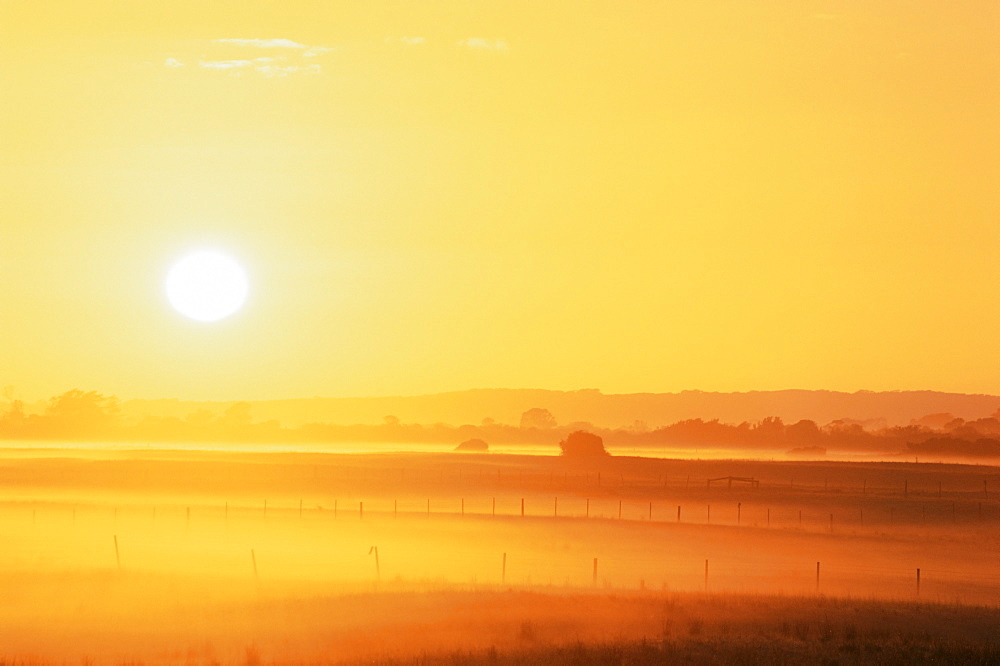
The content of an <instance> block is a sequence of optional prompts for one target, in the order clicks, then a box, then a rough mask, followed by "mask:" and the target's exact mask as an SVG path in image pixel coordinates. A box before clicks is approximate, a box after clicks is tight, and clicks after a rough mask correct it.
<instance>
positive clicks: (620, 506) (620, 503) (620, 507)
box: [618, 500, 622, 520]
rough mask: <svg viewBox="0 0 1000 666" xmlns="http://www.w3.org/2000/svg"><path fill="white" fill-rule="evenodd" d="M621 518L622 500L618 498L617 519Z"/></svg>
mask: <svg viewBox="0 0 1000 666" xmlns="http://www.w3.org/2000/svg"><path fill="white" fill-rule="evenodd" d="M621 519H622V501H621V500H618V520H621Z"/></svg>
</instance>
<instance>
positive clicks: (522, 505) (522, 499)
mask: <svg viewBox="0 0 1000 666" xmlns="http://www.w3.org/2000/svg"><path fill="white" fill-rule="evenodd" d="M521 517H522V518H524V498H523V497H522V498H521Z"/></svg>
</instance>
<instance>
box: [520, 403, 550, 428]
mask: <svg viewBox="0 0 1000 666" xmlns="http://www.w3.org/2000/svg"><path fill="white" fill-rule="evenodd" d="M556 425H557V424H556V417H554V416H552V412H550V411H549V410H547V409H542V408H541V407H534V408H532V409H529V410H528V411H526V412H525V413H523V414H521V427H522V428H525V429H526V428H538V429H539V430H548V429H550V428H555V427H556Z"/></svg>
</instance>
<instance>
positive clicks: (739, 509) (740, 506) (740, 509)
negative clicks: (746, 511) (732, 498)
mask: <svg viewBox="0 0 1000 666" xmlns="http://www.w3.org/2000/svg"><path fill="white" fill-rule="evenodd" d="M742 512H743V502H737V503H736V524H737V525H739V524H740V516H741V514H742Z"/></svg>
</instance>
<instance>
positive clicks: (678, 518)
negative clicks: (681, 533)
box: [677, 506, 681, 523]
mask: <svg viewBox="0 0 1000 666" xmlns="http://www.w3.org/2000/svg"><path fill="white" fill-rule="evenodd" d="M677 522H678V523H679V522H681V507H680V506H678V507H677Z"/></svg>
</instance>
